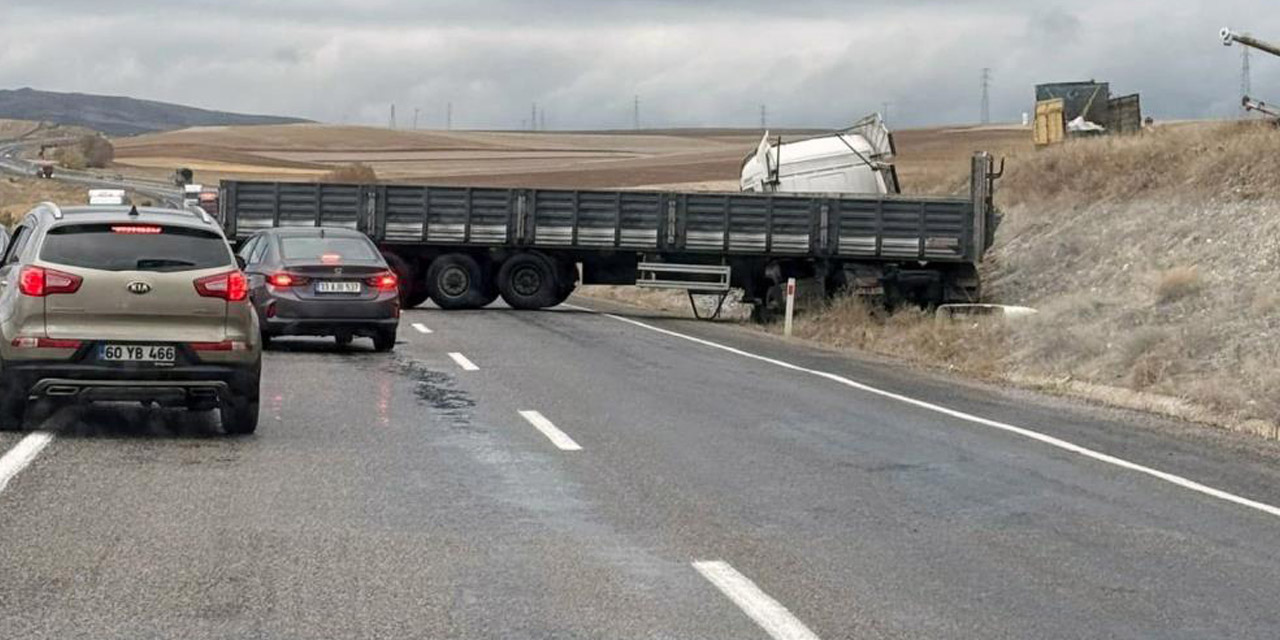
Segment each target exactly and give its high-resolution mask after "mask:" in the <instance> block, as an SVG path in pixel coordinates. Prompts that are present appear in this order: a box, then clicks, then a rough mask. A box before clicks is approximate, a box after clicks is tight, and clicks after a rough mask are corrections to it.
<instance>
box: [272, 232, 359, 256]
mask: <svg viewBox="0 0 1280 640" xmlns="http://www.w3.org/2000/svg"><path fill="white" fill-rule="evenodd" d="M280 250H281V253H282V254H283V255H284V259H285V260H322V259H323V258H324V256H326V255H331V256H337V258H335V259H336V260H377V259H378V252H377V251H376V250H374V248H373V243H371V242H369V241H368V240H365V239H364V238H352V237H349V236H329V237H324V238H322V237H320V236H285V237H283V238H280Z"/></svg>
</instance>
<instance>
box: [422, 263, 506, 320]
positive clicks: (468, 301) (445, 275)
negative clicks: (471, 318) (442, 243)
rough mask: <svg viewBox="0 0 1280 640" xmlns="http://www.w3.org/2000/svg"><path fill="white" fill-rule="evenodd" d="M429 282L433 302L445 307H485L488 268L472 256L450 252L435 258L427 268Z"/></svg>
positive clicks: (429, 291) (428, 286)
mask: <svg viewBox="0 0 1280 640" xmlns="http://www.w3.org/2000/svg"><path fill="white" fill-rule="evenodd" d="M426 285H427V293H428V294H429V295H430V296H431V301H432V302H434V303H436V305H437V306H439V307H440V308H441V309H478V308H480V307H482V306H484V298H485V295H484V294H485V277H484V270H482V269H481V268H480V265H479V263H477V262H476V261H475V259H474V258H472V257H471V256H469V255H466V254H463V253H450V254H448V255H443V256H440V257H439V258H436V259H435V260H432V261H431V266H430V267H427V282H426ZM490 302H492V301H490Z"/></svg>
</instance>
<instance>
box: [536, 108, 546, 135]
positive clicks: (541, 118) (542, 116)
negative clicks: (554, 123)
mask: <svg viewBox="0 0 1280 640" xmlns="http://www.w3.org/2000/svg"><path fill="white" fill-rule="evenodd" d="M546 130H547V108H546V107H543V108H542V111H539V112H538V131H546Z"/></svg>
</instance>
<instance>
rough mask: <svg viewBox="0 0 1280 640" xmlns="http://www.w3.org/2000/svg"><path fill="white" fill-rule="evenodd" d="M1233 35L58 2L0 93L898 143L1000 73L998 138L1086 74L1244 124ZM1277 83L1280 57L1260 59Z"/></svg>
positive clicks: (880, 11) (769, 6)
mask: <svg viewBox="0 0 1280 640" xmlns="http://www.w3.org/2000/svg"><path fill="white" fill-rule="evenodd" d="M1227 24H1231V25H1232V26H1237V27H1239V28H1243V27H1244V26H1247V27H1248V28H1249V30H1251V31H1252V32H1254V33H1256V34H1264V33H1271V34H1274V36H1273V37H1275V38H1276V39H1280V16H1277V17H1273V16H1272V15H1271V14H1269V13H1261V12H1259V11H1258V10H1257V8H1256V2H1252V1H1248V0H1221V1H1220V2H1217V3H1214V4H1213V5H1212V6H1206V5H1205V3H1201V2H1198V1H1195V0H1167V1H1165V2H1157V1H1156V0H1137V1H1136V2H1125V3H1114V2H1103V1H1102V0H1080V1H1078V2H1074V3H1072V4H1071V5H1069V10H1068V9H1066V8H1060V7H1045V6H1043V5H1036V3H1027V2H1023V1H1018V2H1013V1H1007V0H978V1H973V2H960V1H951V2H948V1H943V0H923V1H922V0H906V1H902V2H894V3H884V2H860V1H852V2H851V1H848V0H842V1H836V0H813V1H807V2H790V3H786V4H782V3H777V2H773V1H770V2H765V1H758V0H736V1H730V0H704V1H702V2H688V1H685V0H615V1H608V2H606V1H603V0H549V1H545V0H544V1H540V2H538V3H531V2H527V1H517V0H489V1H487V2H486V1H482V0H472V1H461V0H458V1H437V2H419V1H413V0H358V1H357V0H276V1H274V2H271V3H260V2H250V1H249V0H225V1H218V2H215V1H213V0H198V1H192V2H184V3H174V2H172V1H168V2H162V1H159V0H132V1H128V2H126V1H123V0H122V1H119V2H112V3H102V2H99V1H97V0H44V1H42V2H39V3H22V4H21V5H20V6H5V7H0V54H3V55H0V86H8V87H17V86H27V85H29V86H33V87H39V88H45V89H51V90H64V91H85V92H93V93H107V94H115V95H134V96H137V97H144V98H151V99H158V100H169V101H174V102H180V103H184V104H191V105H195V106H201V107H207V108H216V109H227V110H237V111H246V112H255V113H277V114H281V115H297V116H302V117H309V118H315V119H319V120H325V121H331V122H342V121H347V122H363V123H369V124H380V123H384V122H386V117H387V111H388V108H389V105H390V104H392V103H395V104H396V105H397V106H398V107H399V111H400V112H401V113H412V111H413V109H414V108H421V109H422V117H421V121H422V122H423V123H425V124H426V125H430V126H441V125H443V121H444V111H445V104H446V103H450V102H452V103H453V105H454V122H455V124H457V125H458V126H466V127H476V128H505V127H517V126H519V125H520V123H521V120H524V119H527V118H528V117H529V116H528V114H529V111H530V107H531V105H532V103H534V102H537V103H538V104H539V105H540V107H541V108H543V109H545V111H546V114H547V119H548V123H549V124H551V125H553V126H556V127H559V128H605V127H624V126H628V125H629V123H630V120H631V106H632V98H633V96H636V95H639V96H640V98H641V109H642V119H643V120H644V123H645V124H646V125H651V126H700V125H729V126H754V125H756V124H758V121H759V106H760V105H761V104H767V105H768V110H769V113H770V114H771V117H770V120H771V123H772V124H774V125H795V126H800V125H803V126H838V125H841V124H844V123H847V122H848V121H850V120H851V119H853V118H855V117H857V116H858V115H861V114H862V113H865V112H868V111H871V110H875V109H879V108H880V106H881V104H882V103H884V102H891V103H892V107H891V115H892V117H893V120H894V122H895V123H896V124H897V125H899V126H903V125H921V124H932V123H961V122H972V121H974V120H976V119H977V116H978V103H979V70H980V69H981V68H983V67H991V68H992V69H993V70H994V84H993V86H992V113H993V116H995V117H997V118H999V119H1004V120H1016V119H1017V118H1018V117H1019V114H1020V113H1021V112H1022V111H1027V110H1028V109H1029V108H1030V101H1031V96H1032V86H1033V85H1034V84H1036V83H1038V82H1048V81H1057V80H1076V79H1084V78H1089V77H1096V78H1099V79H1105V80H1110V81H1111V83H1112V87H1113V90H1114V91H1116V92H1117V93H1120V92H1133V91H1139V92H1142V94H1143V104H1144V106H1145V107H1146V109H1147V110H1148V111H1149V112H1152V113H1154V114H1156V115H1157V117H1161V118H1166V117H1208V116H1225V115H1229V114H1230V113H1232V112H1233V109H1234V106H1233V105H1234V103H1235V96H1234V94H1235V92H1236V91H1237V87H1238V84H1239V77H1238V70H1239V50H1238V48H1236V49H1224V48H1223V47H1222V46H1221V45H1219V44H1217V40H1216V37H1215V34H1216V31H1217V29H1218V28H1219V27H1220V26H1223V25H1227ZM1271 86H1275V87H1277V89H1280V58H1271V57H1270V56H1262V55H1259V56H1257V57H1255V62H1254V87H1255V88H1256V89H1257V91H1258V93H1259V94H1260V95H1262V96H1264V97H1266V96H1267V93H1266V88H1267V87H1271ZM401 120H402V121H403V120H404V118H401Z"/></svg>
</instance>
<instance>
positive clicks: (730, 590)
mask: <svg viewBox="0 0 1280 640" xmlns="http://www.w3.org/2000/svg"><path fill="white" fill-rule="evenodd" d="M693 568H694V569H697V570H698V573H701V574H702V577H704V578H706V579H707V580H709V581H711V584H713V585H715V586H716V588H717V589H719V590H720V592H721V593H723V594H724V595H726V596H728V597H729V599H730V600H732V601H733V603H734V604H736V605H738V608H739V609H742V610H743V612H745V613H746V614H747V615H748V616H751V619H752V620H755V621H756V624H758V625H760V627H761V628H762V629H764V630H765V631H767V632H768V633H769V636H770V637H772V638H774V640H818V636H817V634H815V633H814V632H812V631H810V630H809V627H806V626H804V623H803V622H800V620H799V619H798V618H796V617H795V616H793V615H791V612H790V611H787V608H786V607H784V606H782V605H781V604H780V603H779V602H778V601H777V600H774V599H773V598H771V597H769V594H767V593H765V592H763V591H761V590H760V587H757V586H756V583H754V582H752V581H751V580H750V579H749V578H747V577H746V576H744V575H742V574H741V573H738V571H737V569H734V568H733V567H731V566H729V563H728V562H724V561H722V560H704V561H697V562H694V563H693Z"/></svg>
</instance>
